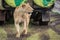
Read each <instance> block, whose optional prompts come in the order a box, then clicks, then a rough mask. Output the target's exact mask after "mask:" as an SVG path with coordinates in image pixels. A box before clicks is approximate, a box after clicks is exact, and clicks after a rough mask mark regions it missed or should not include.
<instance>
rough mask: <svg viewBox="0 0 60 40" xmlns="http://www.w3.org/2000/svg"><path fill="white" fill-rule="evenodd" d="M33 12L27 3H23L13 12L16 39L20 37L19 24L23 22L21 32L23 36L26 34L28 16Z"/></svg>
mask: <svg viewBox="0 0 60 40" xmlns="http://www.w3.org/2000/svg"><path fill="white" fill-rule="evenodd" d="M32 12H33V8H32V7H31V6H30V4H29V3H24V4H22V5H21V6H18V7H16V9H15V11H14V23H15V27H16V31H17V34H16V37H20V34H21V33H20V31H19V30H20V26H19V23H21V22H23V24H24V27H23V31H25V32H24V34H27V29H28V25H29V20H30V16H31V13H32Z"/></svg>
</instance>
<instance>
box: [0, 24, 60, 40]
mask: <svg viewBox="0 0 60 40" xmlns="http://www.w3.org/2000/svg"><path fill="white" fill-rule="evenodd" d="M21 28H22V27H21ZM39 29H40V28H39V27H37V28H35V27H30V28H29V29H28V32H29V33H30V34H31V36H29V37H27V38H25V40H41V35H43V34H49V38H50V39H49V40H60V35H58V34H57V33H56V32H55V31H53V30H52V29H50V28H49V29H47V30H44V31H41V32H40V31H38V30H39ZM9 31H10V32H9ZM15 32H16V30H15V27H14V25H13V24H12V25H6V26H0V40H6V39H7V38H8V37H7V34H8V33H15Z"/></svg>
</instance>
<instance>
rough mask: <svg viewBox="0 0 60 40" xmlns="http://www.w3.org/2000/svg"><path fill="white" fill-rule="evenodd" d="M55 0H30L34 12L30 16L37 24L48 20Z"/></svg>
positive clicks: (45, 22)
mask: <svg viewBox="0 0 60 40" xmlns="http://www.w3.org/2000/svg"><path fill="white" fill-rule="evenodd" d="M54 2H55V0H32V7H33V8H34V12H33V14H32V18H33V19H34V21H35V22H36V21H38V22H39V24H48V23H49V21H50V13H51V10H52V9H53V8H54Z"/></svg>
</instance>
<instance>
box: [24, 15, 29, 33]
mask: <svg viewBox="0 0 60 40" xmlns="http://www.w3.org/2000/svg"><path fill="white" fill-rule="evenodd" d="M29 21H30V16H29V15H27V18H26V20H25V21H24V34H27V32H28V25H29Z"/></svg>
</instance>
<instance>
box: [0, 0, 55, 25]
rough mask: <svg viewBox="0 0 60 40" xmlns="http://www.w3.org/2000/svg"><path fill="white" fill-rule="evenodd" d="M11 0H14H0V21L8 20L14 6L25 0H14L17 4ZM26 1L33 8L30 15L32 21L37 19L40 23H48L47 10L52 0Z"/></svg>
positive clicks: (52, 3) (52, 4)
mask: <svg viewBox="0 0 60 40" xmlns="http://www.w3.org/2000/svg"><path fill="white" fill-rule="evenodd" d="M13 1H14V0H0V14H1V18H0V21H5V20H8V19H9V17H10V16H11V15H12V14H13V12H14V9H15V7H16V6H18V5H21V3H22V2H23V3H24V1H26V0H15V1H14V2H15V4H17V5H15V4H14V2H13ZM28 2H29V3H30V4H31V6H32V7H33V8H34V11H33V13H32V16H31V18H32V19H33V21H34V22H36V21H38V22H39V23H40V24H42V23H44V24H48V22H49V21H50V16H49V15H50V13H49V11H50V10H51V9H52V8H53V6H54V0H28ZM42 2H43V3H42ZM44 3H46V4H44ZM2 16H3V17H2Z"/></svg>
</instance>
